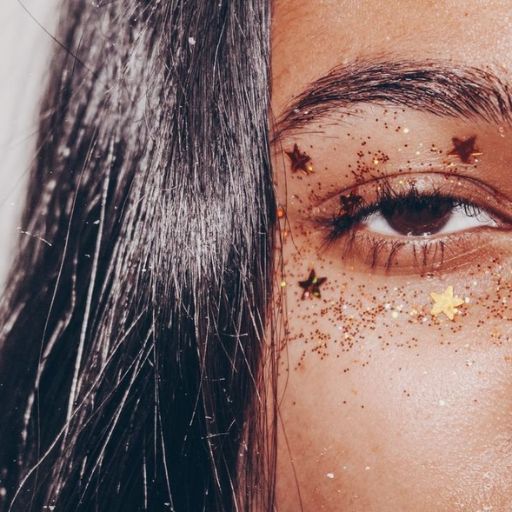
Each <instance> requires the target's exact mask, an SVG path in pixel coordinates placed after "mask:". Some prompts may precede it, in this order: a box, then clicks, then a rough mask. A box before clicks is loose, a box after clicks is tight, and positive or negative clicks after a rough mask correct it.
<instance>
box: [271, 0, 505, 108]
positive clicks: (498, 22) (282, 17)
mask: <svg viewBox="0 0 512 512" xmlns="http://www.w3.org/2000/svg"><path fill="white" fill-rule="evenodd" d="M511 49H512V0H501V1H497V0H492V1H489V0H485V1H483V0H473V1H470V2H468V1H462V0H452V1H440V2H439V1H430V0H393V1H392V2H390V1H389V0H387V1H381V0H364V1H357V2H356V1H354V0H275V1H274V5H273V23H272V75H273V97H272V105H273V111H274V114H275V115H277V116H278V115H279V113H280V112H281V111H282V109H283V108H284V106H285V105H286V104H288V103H289V102H290V100H291V99H292V98H293V97H294V96H295V95H296V94H297V93H299V92H300V91H301V90H302V89H304V87H306V85H307V84H308V83H310V82H312V81H313V80H315V79H317V78H318V77H320V76H322V75H324V74H325V73H327V72H328V71H329V70H330V69H332V68H333V67H334V66H336V65H339V64H341V63H344V62H345V63H349V62H350V61H351V60H354V59H356V58H360V57H373V56H375V57H379V56H385V57H386V58H387V59H388V60H389V59H393V58H399V59H401V58H418V57H420V58H426V59H428V58H432V59H443V60H453V61H454V62H456V63H457V64H458V65H471V66H477V67H485V66H488V65H492V66H493V67H500V68H501V69H502V70H504V71H507V70H510V69H512V52H511V51H510V50H511Z"/></svg>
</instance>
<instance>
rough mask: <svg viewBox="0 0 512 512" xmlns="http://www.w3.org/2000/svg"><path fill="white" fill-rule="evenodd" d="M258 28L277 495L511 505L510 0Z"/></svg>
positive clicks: (356, 10)
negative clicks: (268, 162)
mask: <svg viewBox="0 0 512 512" xmlns="http://www.w3.org/2000/svg"><path fill="white" fill-rule="evenodd" d="M272 30H273V53H272V61H273V62H272V71H273V101H272V108H273V115H274V116H275V118H276V119H277V122H278V124H277V125H276V130H278V131H279V134H280V138H279V140H277V141H276V142H275V145H274V169H275V171H274V173H275V180H276V187H277V192H278V200H279V204H280V206H281V207H282V209H280V210H279V215H280V216H281V219H280V224H281V230H280V236H281V240H282V247H280V248H279V250H278V253H277V256H276V257H277V260H278V263H282V268H280V270H279V276H278V279H279V281H280V283H279V284H280V286H281V289H282V290H283V294H282V304H281V305H280V306H281V307H282V308H283V310H285V311H286V318H287V321H286V323H285V325H284V329H285V332H286V333H287V337H286V338H287V342H286V345H285V346H284V348H283V350H282V353H281V362H280V373H279V383H280V391H279V393H280V395H279V396H280V399H281V402H280V404H281V405H280V420H281V425H282V428H281V431H280V440H279V467H278V501H279V510H284V511H292V510H293V511H294V510H299V509H300V508H299V504H300V503H302V506H303V509H304V510H306V511H309V510H324V511H340V510H347V511H350V512H358V511H360V512H372V511H375V512H396V511H414V512H420V511H425V512H427V511H428V512H432V511H437V512H442V511H447V512H448V511H450V512H453V511H458V510H460V511H471V512H477V511H481V512H483V511H493V512H496V511H509V510H512V294H511V290H512V172H511V164H512V146H511V145H510V141H512V129H511V126H510V118H511V117H512V116H511V109H512V100H511V99H510V98H509V97H508V89H509V84H510V83H511V80H512V73H511V71H512V51H511V50H512V1H506V0H502V1H492V0H491V1H489V0H486V1H485V2H484V1H480V0H474V1H472V2H462V1H459V0H452V1H448V0H447V1H443V2H433V1H430V0H409V1H407V0H394V1H393V2H389V1H388V2H385V1H379V0H366V1H365V2H352V1H343V0H322V1H305V2H304V1H302V2H299V1H292V0H276V1H275V2H274V18H273V29H272ZM333 68H336V70H335V71H334V72H333V73H332V74H331V75H330V76H327V75H328V74H329V72H330V71H331V70H332V69H333ZM319 79H321V81H320V82H317V83H316V84H314V82H315V81H317V80H319ZM312 84H313V85H312ZM301 94H302V95H307V97H306V96H303V102H302V103H294V101H295V99H296V98H297V97H298V96H299V95H301ZM295 145H297V147H295ZM312 270H314V272H315V276H316V279H315V277H314V276H312V275H311V271H312ZM281 272H282V273H281ZM322 278H326V280H325V281H324V280H323V279H322ZM299 283H300V284H299ZM451 292H453V295H452V294H451Z"/></svg>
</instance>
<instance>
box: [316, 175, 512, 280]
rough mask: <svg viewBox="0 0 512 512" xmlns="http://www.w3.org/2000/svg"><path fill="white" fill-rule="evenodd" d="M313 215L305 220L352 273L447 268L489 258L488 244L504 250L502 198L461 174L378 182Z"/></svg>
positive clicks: (508, 224)
mask: <svg viewBox="0 0 512 512" xmlns="http://www.w3.org/2000/svg"><path fill="white" fill-rule="evenodd" d="M320 212H321V215H316V216H315V217H314V219H313V220H314V222H315V224H316V226H320V227H321V228H322V238H323V240H324V244H323V247H324V248H327V247H333V248H336V249H337V250H338V251H339V252H338V254H340V255H341V258H342V260H344V261H346V262H349V263H350V264H351V265H352V266H353V267H354V268H356V267H359V266H361V265H366V266H369V267H370V268H372V269H382V270H383V271H384V272H386V273H389V272H393V273H413V272H414V273H417V272H420V273H425V272H434V271H436V272H437V271H449V270H453V269H454V268H456V267H458V266H461V265H467V264H468V263H471V261H475V262H477V263H478V262H479V261H481V258H483V257H489V255H490V254H491V252H489V248H490V247H491V246H492V245H493V244H501V245H500V247H503V248H504V247H509V246H510V243H509V237H510V231H511V230H512V205H511V204H510V201H508V200H506V199H505V198H504V197H503V196H502V195H501V194H500V193H499V192H498V191H495V190H491V189H489V188H488V187H487V186H486V185H484V184H482V183H480V182H476V181H475V180H472V179H469V178H466V177H464V178H462V177H457V178H454V177H453V176H446V175H443V174H441V173H432V174H430V175H428V174H425V175H422V176H421V177H418V176H414V177H413V178H410V179H409V178H406V177H405V178H404V176H403V175H401V176H400V175H395V176H392V177H386V178H380V179H378V180H375V181H373V182H368V183H366V184H362V185H358V186H357V187H353V188H352V189H350V191H349V192H347V193H345V194H343V195H342V196H338V197H337V198H330V199H329V200H328V201H327V202H325V203H323V204H322V206H321V208H320ZM329 212H333V213H332V214H330V215H329ZM324 214H325V215H324ZM499 235H501V236H499ZM502 236H506V239H504V238H503V237H502ZM504 242H506V243H504ZM501 250H502V249H500V251H501ZM362 270H363V268H362Z"/></svg>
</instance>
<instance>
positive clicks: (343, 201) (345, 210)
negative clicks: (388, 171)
mask: <svg viewBox="0 0 512 512" xmlns="http://www.w3.org/2000/svg"><path fill="white" fill-rule="evenodd" d="M362 202H363V198H362V197H361V196H358V195H356V194H352V193H350V194H349V195H348V196H340V206H341V212H340V213H341V215H352V214H353V213H354V211H355V209H356V208H357V207H358V206H359V205H360V204H361V203H362Z"/></svg>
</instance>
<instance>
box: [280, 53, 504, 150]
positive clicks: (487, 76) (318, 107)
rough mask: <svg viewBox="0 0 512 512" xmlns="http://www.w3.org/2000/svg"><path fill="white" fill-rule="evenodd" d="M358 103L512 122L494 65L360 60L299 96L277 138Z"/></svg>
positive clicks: (282, 117)
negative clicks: (477, 65)
mask: <svg viewBox="0 0 512 512" xmlns="http://www.w3.org/2000/svg"><path fill="white" fill-rule="evenodd" d="M358 103H372V104H378V105H384V106H388V105H396V106H404V107H409V108H412V109H415V110H420V111H424V112H429V113H432V114H435V115H438V116H449V117H462V118H467V119H473V120H476V119H480V120H484V121H487V122H494V123H498V124H501V123H503V124H510V123H511V121H512V98H511V95H510V92H509V86H508V84H507V83H505V82H504V81H502V80H501V79H500V78H499V77H498V76H497V75H496V74H495V73H494V72H493V71H492V70H490V69H481V68H476V67H464V66H460V67H456V66H454V65H453V63H451V62H445V61H406V60H373V61H369V60H355V61H352V62H351V63H349V64H343V65H340V66H337V67H335V68H334V69H332V70H331V71H330V72H329V73H327V74H326V75H325V76H323V77H321V78H319V79H318V80H315V81H314V82H312V83H311V84H309V85H308V86H307V87H306V89H305V90H304V91H302V92H301V93H300V94H298V95H297V96H295V97H294V98H293V100H292V101H291V103H290V104H289V105H288V107H287V108H285V110H284V112H283V113H282V114H281V115H280V116H279V118H278V119H277V121H276V124H275V126H274V133H273V142H276V141H277V140H278V139H280V138H282V136H283V135H284V134H285V132H293V131H295V130H300V129H301V128H304V127H305V126H306V125H307V124H309V123H311V122H313V121H317V120H319V119H320V118H323V117H326V116H327V115H329V114H332V113H338V114H339V113H347V112H349V111H350V108H351V107H353V106H354V105H355V104H358Z"/></svg>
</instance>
